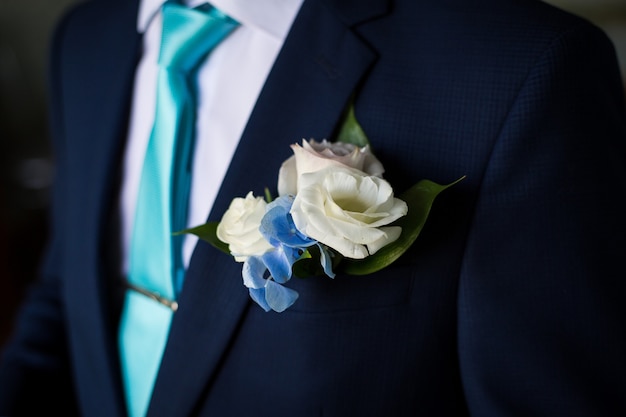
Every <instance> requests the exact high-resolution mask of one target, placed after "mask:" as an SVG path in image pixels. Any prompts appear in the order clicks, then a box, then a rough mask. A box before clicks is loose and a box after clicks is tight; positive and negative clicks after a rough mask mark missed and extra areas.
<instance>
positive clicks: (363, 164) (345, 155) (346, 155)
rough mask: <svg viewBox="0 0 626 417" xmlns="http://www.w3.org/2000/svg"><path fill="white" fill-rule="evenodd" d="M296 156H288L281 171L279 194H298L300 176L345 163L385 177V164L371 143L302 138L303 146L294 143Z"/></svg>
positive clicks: (350, 166) (367, 172)
mask: <svg viewBox="0 0 626 417" xmlns="http://www.w3.org/2000/svg"><path fill="white" fill-rule="evenodd" d="M291 149H292V150H293V155H292V156H291V157H290V158H289V159H287V160H286V161H285V162H284V163H283V165H282V166H281V167H280V171H279V172H278V194H279V195H286V194H294V195H295V194H296V192H297V191H298V189H299V187H298V178H299V177H300V175H302V174H306V173H308V172H315V171H319V170H321V169H324V168H326V167H329V166H346V167H349V168H354V169H358V170H359V171H363V172H365V173H366V174H369V175H373V176H376V177H382V175H383V173H384V172H385V170H384V168H383V165H382V164H381V163H380V161H379V160H378V159H376V157H375V156H374V154H373V153H372V152H371V151H370V148H369V146H364V147H362V148H360V147H358V146H356V145H353V144H351V143H343V142H329V141H327V140H323V141H321V142H316V141H315V140H313V139H311V140H310V141H306V140H303V141H302V146H300V145H298V144H294V145H291Z"/></svg>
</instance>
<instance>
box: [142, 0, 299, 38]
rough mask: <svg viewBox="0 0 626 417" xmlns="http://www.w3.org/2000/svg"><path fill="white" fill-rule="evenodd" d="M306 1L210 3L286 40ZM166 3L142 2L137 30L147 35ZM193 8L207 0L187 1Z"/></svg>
mask: <svg viewBox="0 0 626 417" xmlns="http://www.w3.org/2000/svg"><path fill="white" fill-rule="evenodd" d="M303 1H304V0H211V1H210V3H211V4H212V5H213V6H215V7H217V8H218V9H220V10H221V11H222V12H224V13H226V14H227V15H229V16H230V17H232V18H233V19H235V20H237V21H238V22H239V23H241V24H242V25H244V26H250V27H255V28H257V29H260V30H262V31H264V32H266V33H268V34H270V35H272V36H274V37H275V38H278V39H280V40H284V39H285V38H286V37H287V33H288V32H289V29H290V28H291V24H292V23H293V20H294V19H295V17H296V15H297V14H298V10H300V6H301V5H302V2H303ZM163 3H164V0H140V2H139V15H138V17H137V31H138V32H139V33H144V32H145V31H146V29H147V28H148V25H149V24H150V22H151V21H152V19H153V18H154V16H156V14H157V13H158V12H159V10H160V9H161V5H162V4H163ZM184 3H186V4H187V5H189V6H190V7H195V6H198V5H200V4H203V3H206V0H186V1H184Z"/></svg>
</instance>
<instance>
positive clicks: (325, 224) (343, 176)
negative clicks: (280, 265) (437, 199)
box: [291, 166, 408, 259]
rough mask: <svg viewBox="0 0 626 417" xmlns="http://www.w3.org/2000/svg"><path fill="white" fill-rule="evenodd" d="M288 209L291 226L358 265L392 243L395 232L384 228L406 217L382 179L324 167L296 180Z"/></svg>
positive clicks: (397, 233) (397, 229)
mask: <svg viewBox="0 0 626 417" xmlns="http://www.w3.org/2000/svg"><path fill="white" fill-rule="evenodd" d="M298 181H299V184H298V186H299V191H298V194H297V195H296V198H295V200H294V202H293V206H292V208H291V215H292V217H293V221H294V224H295V226H296V227H297V228H298V230H300V231H301V232H302V233H304V234H306V235H307V236H309V237H311V238H313V239H315V240H317V241H319V242H321V243H323V244H325V245H327V246H329V247H331V248H333V249H334V250H336V251H337V252H339V253H341V254H342V255H343V256H345V257H347V258H353V259H362V258H365V257H367V256H368V255H372V254H374V253H376V252H377V251H378V250H379V249H380V248H382V247H383V246H385V245H387V244H389V243H391V242H393V241H395V240H396V239H398V237H399V236H400V233H401V231H402V230H401V228H400V227H398V226H389V227H381V226H385V225H387V224H389V223H391V222H393V221H395V220H396V219H398V218H400V217H402V216H404V215H406V213H407V211H408V207H407V205H406V203H405V202H404V201H402V200H400V199H398V198H395V197H394V196H393V190H392V188H391V185H390V184H389V183H388V182H387V181H385V180H383V179H382V178H378V177H374V176H368V175H364V174H363V173H362V172H361V171H358V170H356V169H352V168H347V167H334V166H330V167H327V168H324V169H322V170H320V171H316V172H311V173H307V174H302V175H301V176H300V178H299V180H298Z"/></svg>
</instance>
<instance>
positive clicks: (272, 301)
mask: <svg viewBox="0 0 626 417" xmlns="http://www.w3.org/2000/svg"><path fill="white" fill-rule="evenodd" d="M297 299H298V292H297V291H294V290H292V289H290V288H286V287H283V286H282V285H280V284H278V283H276V282H274V281H271V280H268V281H267V284H266V285H265V300H266V301H267V305H268V306H269V307H270V308H271V309H272V310H274V311H276V312H278V313H282V312H283V311H285V310H286V309H288V308H289V307H291V305H292V304H293V303H295V302H296V300H297ZM259 305H260V304H259Z"/></svg>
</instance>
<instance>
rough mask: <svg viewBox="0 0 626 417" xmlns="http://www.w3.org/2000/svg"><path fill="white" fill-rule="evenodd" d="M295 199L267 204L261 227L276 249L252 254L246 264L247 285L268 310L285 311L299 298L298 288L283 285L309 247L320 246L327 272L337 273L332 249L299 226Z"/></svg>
mask: <svg viewBox="0 0 626 417" xmlns="http://www.w3.org/2000/svg"><path fill="white" fill-rule="evenodd" d="M293 200H294V197H293V196H291V195H285V196H282V197H279V198H277V199H276V200H274V201H273V202H271V203H270V204H268V205H267V208H266V212H265V216H264V217H263V219H262V220H261V226H260V227H259V230H260V232H261V234H262V235H263V237H264V238H265V239H266V240H267V241H268V242H269V243H270V244H271V245H272V246H273V247H274V250H271V251H269V252H266V253H265V254H263V255H262V256H251V257H249V258H248V259H247V260H246V262H245V263H244V266H243V271H242V275H243V281H244V285H245V286H246V287H247V288H248V289H249V291H250V297H251V298H252V299H253V300H254V301H255V302H256V303H257V304H259V305H260V306H261V307H262V308H263V309H264V310H265V311H269V310H274V311H277V312H281V311H284V310H285V309H287V308H289V307H290V306H291V305H292V304H293V303H294V302H295V301H296V299H297V298H298V293H297V292H296V291H294V290H292V289H289V288H286V287H284V286H283V285H282V284H285V283H286V282H287V281H289V279H291V274H292V267H293V264H294V263H295V262H296V261H297V260H298V259H300V257H301V256H302V254H303V253H304V251H305V250H306V248H308V247H310V246H312V245H317V246H318V247H319V249H320V262H321V264H322V267H323V269H324V273H326V275H328V276H329V277H331V278H333V277H334V276H335V274H334V273H333V271H332V258H331V253H330V251H329V250H328V249H327V248H326V247H325V246H324V245H321V244H319V243H318V242H317V241H315V240H313V239H311V238H309V237H308V236H306V235H304V234H302V233H301V232H300V231H299V230H298V229H297V228H296V227H295V225H294V223H293V219H292V218H291V214H290V213H289V211H290V210H291V205H292V204H293Z"/></svg>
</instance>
